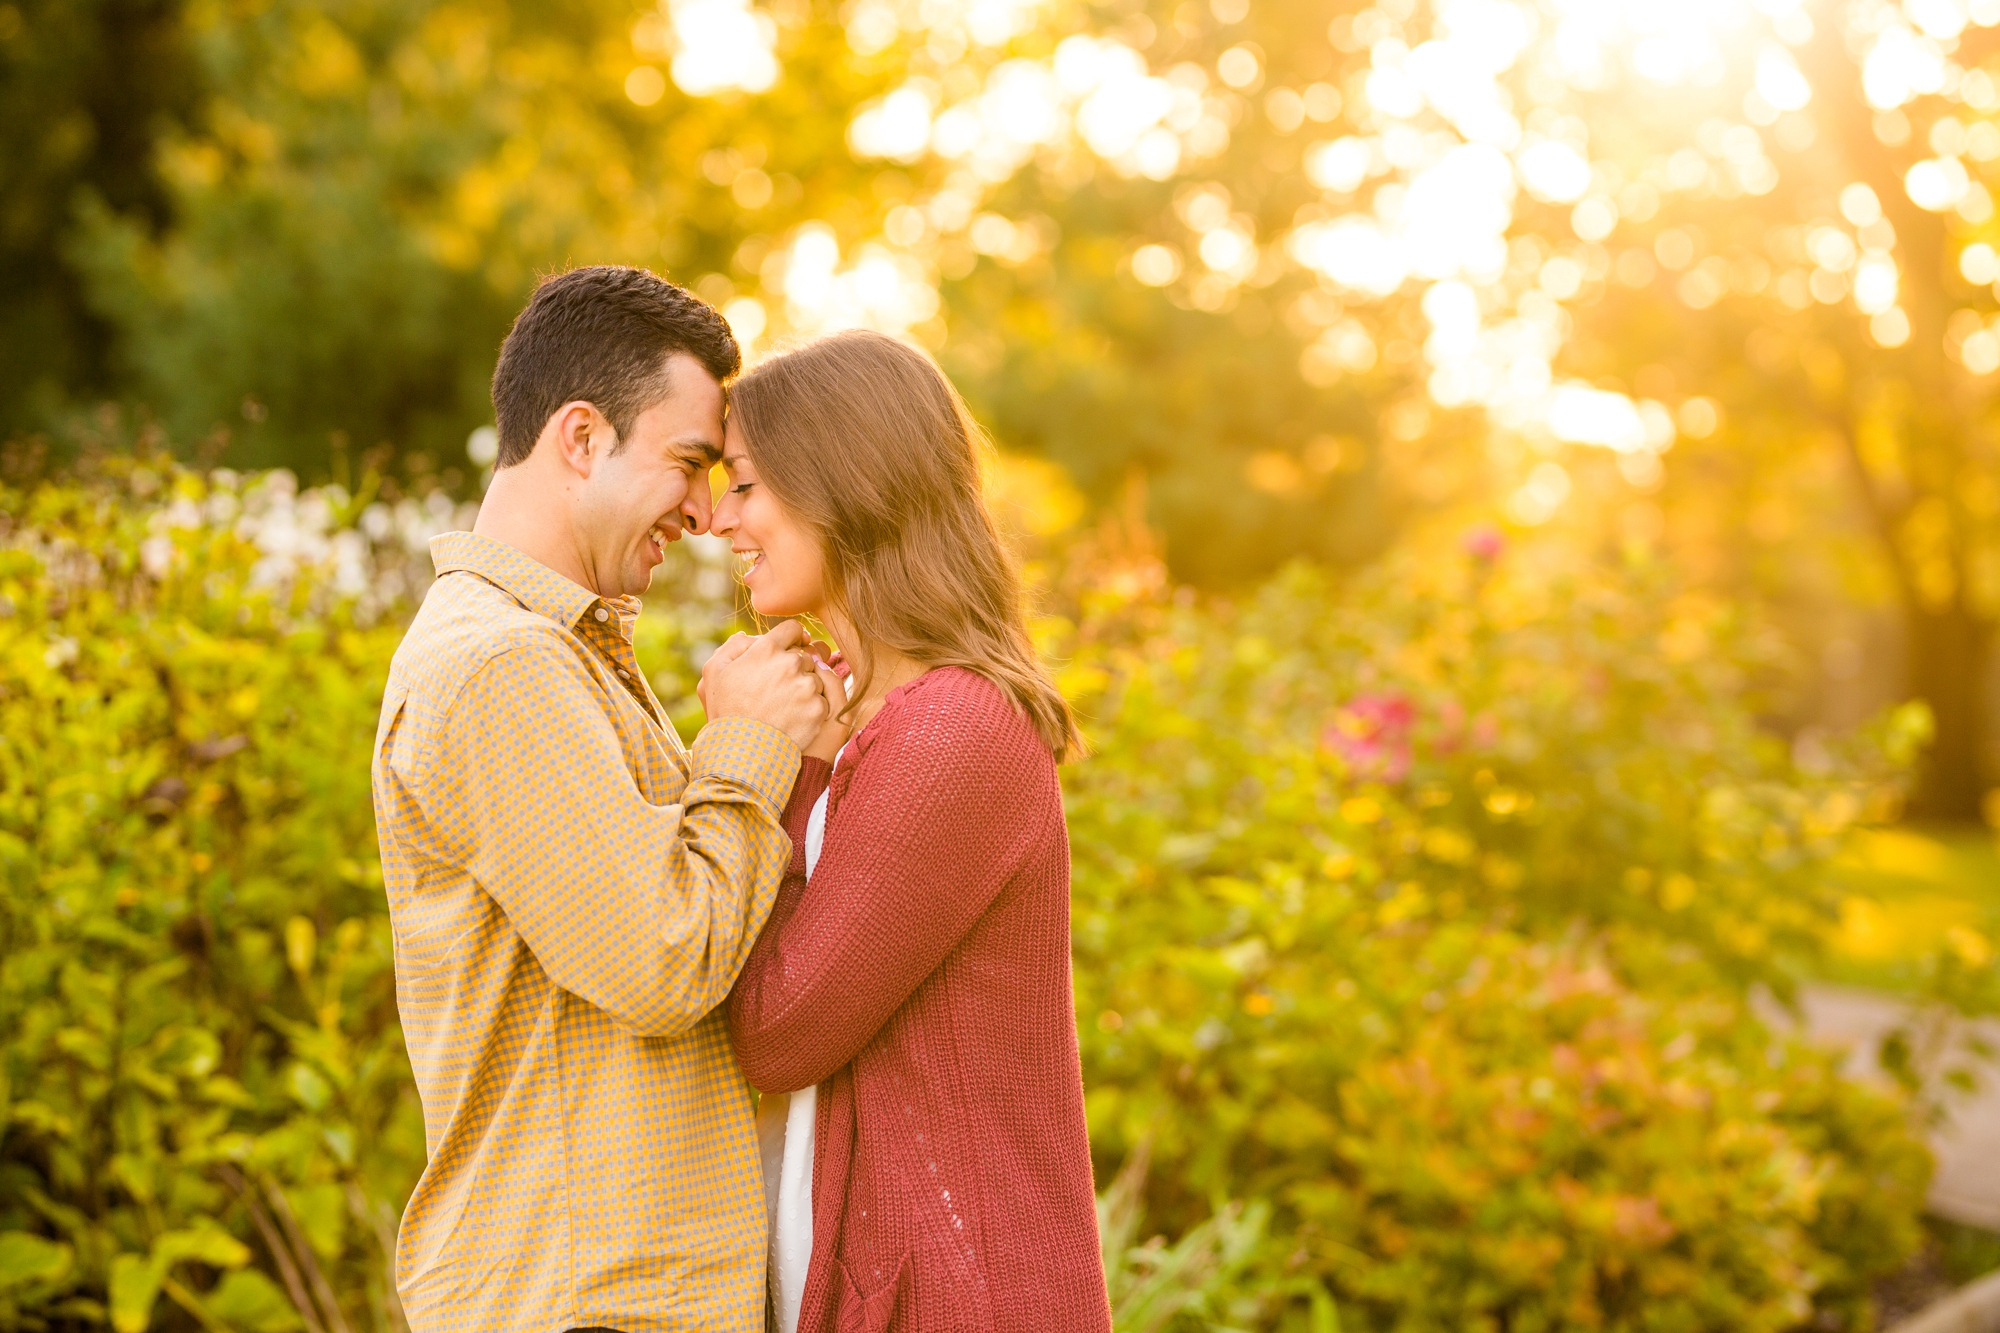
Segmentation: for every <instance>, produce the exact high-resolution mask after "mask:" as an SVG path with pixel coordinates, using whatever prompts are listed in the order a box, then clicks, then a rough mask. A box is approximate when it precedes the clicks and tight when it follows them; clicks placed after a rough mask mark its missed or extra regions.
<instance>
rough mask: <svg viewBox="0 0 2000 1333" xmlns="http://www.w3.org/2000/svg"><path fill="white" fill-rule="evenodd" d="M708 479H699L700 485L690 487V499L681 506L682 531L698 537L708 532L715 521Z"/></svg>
mask: <svg viewBox="0 0 2000 1333" xmlns="http://www.w3.org/2000/svg"><path fill="white" fill-rule="evenodd" d="M707 481H708V478H706V477H702V478H700V479H699V482H700V484H698V485H694V486H690V487H688V497H687V500H686V502H685V503H683V504H682V505H681V531H683V532H692V533H694V534H695V535H696V536H700V535H701V534H702V533H704V532H707V531H708V529H709V526H710V524H711V523H712V522H713V521H714V508H713V506H712V505H711V503H710V502H709V498H708V485H707Z"/></svg>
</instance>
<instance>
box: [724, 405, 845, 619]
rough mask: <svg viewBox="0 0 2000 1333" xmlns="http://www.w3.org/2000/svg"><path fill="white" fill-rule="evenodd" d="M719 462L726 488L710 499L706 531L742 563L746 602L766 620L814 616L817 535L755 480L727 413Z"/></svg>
mask: <svg viewBox="0 0 2000 1333" xmlns="http://www.w3.org/2000/svg"><path fill="white" fill-rule="evenodd" d="M722 466H723V469H724V471H726V472H727V473H728V474H729V489H728V490H726V491H724V492H723V494H722V499H721V500H719V501H717V502H716V506H715V518H714V520H713V521H712V522H711V523H710V525H709V531H710V532H713V533H714V534H715V535H716V536H718V537H727V538H728V539H729V549H730V550H732V551H734V552H736V554H737V555H739V556H742V557H743V559H744V560H745V561H746V562H747V563H748V566H749V567H748V568H747V569H746V570H745V571H744V574H743V586H744V587H746V588H748V589H749V590H750V604H751V605H752V606H754V607H756V608H757V614H758V615H760V616H765V617H768V618H774V619H775V618H777V617H781V616H801V615H809V616H816V615H819V614H820V613H821V611H822V610H823V609H824V608H825V606H826V561H825V558H824V557H823V556H822V555H821V554H820V546H819V539H818V537H817V536H816V535H815V534H814V533H813V532H812V531H811V530H810V529H809V528H807V527H806V525H805V524H804V523H802V522H800V521H799V520H798V519H797V518H795V517H794V516H793V515H792V513H791V511H790V510H788V509H786V508H785V506H784V505H783V504H782V503H780V502H779V500H778V497H777V496H775V495H773V494H772V493H771V491H770V488H769V487H767V486H765V485H764V484H763V483H762V482H761V481H759V480H758V478H757V469H756V466H755V465H754V464H753V463H751V461H750V453H749V451H748V450H747V449H746V448H745V447H744V444H743V432H742V430H741V428H739V427H738V426H737V424H736V418H734V417H731V418H730V419H729V422H728V428H727V431H726V433H725V434H724V436H723V443H722Z"/></svg>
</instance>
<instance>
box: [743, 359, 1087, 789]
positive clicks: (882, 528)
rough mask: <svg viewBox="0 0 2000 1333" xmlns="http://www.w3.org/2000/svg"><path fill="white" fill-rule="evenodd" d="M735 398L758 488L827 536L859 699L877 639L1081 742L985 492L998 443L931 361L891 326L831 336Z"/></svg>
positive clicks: (1054, 741)
mask: <svg viewBox="0 0 2000 1333" xmlns="http://www.w3.org/2000/svg"><path fill="white" fill-rule="evenodd" d="M729 401H730V412H731V414H732V415H733V416H734V417H735V418H736V420H737V422H738V424H739V426H740V428H741V430H742V432H743V442H744V445H745V447H746V448H747V449H748V450H749V453H750V461H751V463H752V465H753V466H755V467H756V469H757V478H758V480H759V482H761V483H762V484H763V485H766V486H768V487H770V489H771V493H772V495H773V496H775V497H776V498H777V499H778V501H779V502H780V503H782V504H783V505H784V506H785V508H786V509H788V510H790V511H791V512H792V514H793V515H794V516H795V517H797V518H799V519H800V520H801V521H803V522H804V523H805V524H806V525H807V526H808V527H810V528H811V529H812V530H813V531H814V532H815V533H817V534H818V536H819V541H820V549H821V552H822V554H823V556H824V558H825V560H826V579H827V589H826V592H827V596H828V598H829V600H831V601H832V602H833V604H834V605H835V607H837V608H838V610H839V612H840V614H841V615H842V616H843V617H844V618H845V619H846V620H847V622H848V623H849V624H850V625H852V626H853V627H854V632H855V634H856V635H857V636H858V637H859V638H860V639H861V642H860V643H859V644H843V645H842V647H843V648H845V649H847V650H848V651H849V653H850V654H851V655H852V656H854V657H855V658H857V659H858V660H857V661H856V662H855V673H856V676H857V680H856V684H855V689H854V694H853V698H854V700H855V701H856V702H859V701H860V700H861V699H862V698H863V697H864V696H865V695H866V694H867V690H868V680H869V677H870V675H871V674H872V671H871V667H870V663H869V657H870V653H869V651H868V650H869V648H870V647H871V646H879V647H881V648H888V649H893V650H894V651H896V652H898V653H901V654H903V655H904V656H905V657H908V658H910V659H911V660H912V661H914V662H917V663H919V664H921V665H922V666H924V667H925V668H930V667H940V666H959V667H964V668H966V669H967V670H968V671H975V672H977V673H978V674H980V675H982V676H984V677H986V678H987V679H988V680H990V681H992V682H993V683H994V684H995V685H997V686H999V687H1000V688H1001V690H1003V691H1005V692H1006V693H1007V694H1008V695H1009V696H1010V697H1011V698H1012V699H1013V700H1014V702H1015V703H1016V704H1018V705H1019V706H1020V707H1021V709H1022V710H1023V711H1024V712H1025V713H1026V714H1027V715H1028V718H1029V720H1030V721H1032V722H1033V723H1034V726H1035V730H1036V731H1037V732H1039V733H1040V735H1041V738H1042V740H1043V741H1044V742H1046V743H1047V745H1048V747H1049V750H1050V752H1051V753H1053V754H1054V755H1055V757H1056V758H1057V760H1062V759H1064V758H1066V757H1067V756H1068V755H1069V754H1070V753H1071V752H1072V751H1073V750H1074V749H1076V748H1077V747H1078V746H1079V745H1080V743H1081V738H1080V736H1079V735H1078V733H1077V729H1076V720H1075V717H1074V716H1073V715H1072V714H1071V712H1070V708H1069V703H1068V701H1066V700H1065V699H1064V698H1063V697H1062V694H1061V692H1060V691H1059V690H1057V689H1056V686H1055V682H1054V680H1052V679H1051V678H1050V676H1049V672H1048V669H1047V668H1046V667H1045V666H1043V664H1042V661H1041V659H1040V658H1039V657H1038V656H1037V655H1036V653H1035V648H1034V644H1033V643H1032V642H1031V641H1030V640H1029V638H1028V627H1027V619H1026V616H1025V613H1024V612H1023V609H1022V604H1021V579H1020V574H1019V571H1018V570H1017V568H1016V566H1015V564H1014V561H1013V558H1012V557H1011V556H1010V555H1009V554H1008V551H1007V547H1006V545H1005V543H1004V542H1002V541H1001V538H1000V533H999V530H998V529H997V528H996V527H995V526H994V523H993V518H992V515H991V514H989V513H988V512H987V509H986V503H985V500H984V498H983V497H982V495H981V488H980V467H979V455H980V450H981V449H982V448H986V447H989V446H988V445H987V443H986V439H985V436H984V435H983V433H982V432H981V431H980V429H979V427H978V425H977V424H976V423H975V422H974V421H973V419H972V414H971V413H970V412H969V411H967V410H966V406H965V402H964V400H963V399H961V398H960V397H959V396H958V391H957V390H956V389H954V388H953V387H952V384H951V381H950V380H948V379H946V378H945V375H944V372H943V371H942V370H940V369H938V367H937V364H936V363H935V362H933V361H932V360H931V359H930V358H929V357H928V356H926V355H924V354H923V353H922V352H920V351H918V350H917V349H916V348H914V347H910V346H908V345H906V344H904V343H901V342H898V341H897V340H896V339H894V338H890V337H887V336H885V335H883V334H880V333H870V332H866V331H862V330H854V331H850V332H846V333H836V334H832V335H830V336H828V337H824V338H820V339H818V340H816V341H814V342H811V343H807V344H806V345H805V346H803V347H800V348H798V349H796V350H794V351H790V352H786V353H783V354H782V355H779V356H775V357H772V358H771V359H769V360H767V361H765V362H764V363H763V364H761V365H759V366H758V367H757V368H756V369H754V370H752V371H750V372H749V373H748V374H746V375H745V376H743V378H742V379H740V380H738V381H737V382H736V383H735V385H733V386H732V387H731V389H730V392H729ZM857 650H858V651H857ZM849 706H850V707H852V706H853V705H852V704H850V705H849Z"/></svg>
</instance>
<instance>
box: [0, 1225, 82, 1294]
mask: <svg viewBox="0 0 2000 1333" xmlns="http://www.w3.org/2000/svg"><path fill="white" fill-rule="evenodd" d="M74 1257H75V1256H74V1254H73V1253H72V1252H71V1250H70V1248H69V1246H67V1245H64V1244H62V1243H60V1242H58V1241H53V1240H47V1239H45V1238H43V1237H41V1236H37V1235H33V1234H32V1233H30V1232H26V1231H0V1290H5V1289H6V1288H8V1287H18V1286H22V1285H24V1284H26V1283H29V1282H53V1281H55V1280H56V1279H57V1278H60V1277H61V1276H62V1275H63V1274H65V1273H67V1272H68V1271H69V1266H70V1261H71V1259H73V1258H74Z"/></svg>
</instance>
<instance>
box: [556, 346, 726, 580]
mask: <svg viewBox="0 0 2000 1333" xmlns="http://www.w3.org/2000/svg"><path fill="white" fill-rule="evenodd" d="M667 376H668V378H667V383H668V391H667V396H666V397H665V398H664V399H662V400H661V401H660V402H657V403H655V404H653V405H652V406H651V407H649V408H647V409H646V410H645V411H644V412H641V413H640V414H639V416H638V418H637V419H636V420H635V421H633V423H632V430H631V433H630V434H629V435H628V436H627V438H626V439H625V441H624V447H623V448H622V449H618V450H617V451H616V452H615V453H614V452H611V451H610V450H609V449H608V448H607V449H606V451H605V452H604V453H603V454H601V455H599V456H598V457H597V458H596V459H595V460H594V461H593V465H592V467H591V469H590V475H589V476H588V477H586V478H585V479H584V481H583V485H582V486H581V487H580V488H579V490H578V492H577V496H576V507H575V511H574V520H575V525H576V534H577V541H578V544H579V545H580V546H581V548H582V550H583V554H584V558H585V561H586V563H587V565H588V566H589V568H590V570H591V572H592V573H593V574H594V575H595V578H596V586H597V591H598V593H599V594H600V595H601V596H605V597H616V596H621V595H634V594H637V593H642V592H644V591H645V590H646V587H647V585H648V584H650V583H651V582H652V581H653V568H654V566H656V565H658V564H659V563H660V561H662V560H663V559H665V558H666V545H667V543H668V542H673V541H679V540H680V536H681V533H682V532H684V531H691V532H697V533H700V532H706V531H707V530H708V520H709V504H710V495H709V487H708V470H709V468H711V467H713V466H714V465H715V462H716V460H717V459H719V458H720V457H721V456H722V402H723V400H722V386H721V385H720V384H717V383H716V382H715V377H714V376H713V375H710V374H709V373H708V370H707V368H706V367H704V366H703V365H702V364H701V362H699V361H697V360H695V359H694V358H693V357H691V356H688V355H687V354H685V353H680V352H677V353H675V354H674V355H673V356H671V357H669V358H668V359H667ZM606 434H607V435H608V434H609V431H608V428H607V430H606ZM608 443H609V441H607V444H608Z"/></svg>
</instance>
